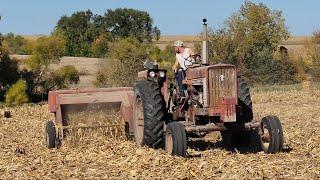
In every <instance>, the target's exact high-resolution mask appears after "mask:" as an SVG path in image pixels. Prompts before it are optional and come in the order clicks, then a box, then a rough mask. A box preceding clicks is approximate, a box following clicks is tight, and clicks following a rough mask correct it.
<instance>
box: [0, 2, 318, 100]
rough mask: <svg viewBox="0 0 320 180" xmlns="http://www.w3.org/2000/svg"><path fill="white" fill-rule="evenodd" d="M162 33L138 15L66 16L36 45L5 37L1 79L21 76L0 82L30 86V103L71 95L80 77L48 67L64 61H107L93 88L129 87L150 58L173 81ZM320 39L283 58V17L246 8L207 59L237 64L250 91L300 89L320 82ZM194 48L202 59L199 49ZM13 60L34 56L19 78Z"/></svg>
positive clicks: (212, 42) (213, 37)
mask: <svg viewBox="0 0 320 180" xmlns="http://www.w3.org/2000/svg"><path fill="white" fill-rule="evenodd" d="M199 29H200V28H199ZM160 34H161V32H160V30H159V29H158V28H157V27H156V26H154V25H153V19H152V18H151V16H150V15H149V13H148V12H145V11H139V10H135V9H127V8H118V9H114V10H107V11H106V12H105V13H104V14H103V15H98V14H93V13H92V12H91V11H90V10H87V11H79V12H75V13H73V14H72V15H70V16H66V15H64V16H62V17H61V18H60V20H59V21H58V22H57V24H56V26H55V28H54V29H53V32H52V34H51V35H50V36H47V37H42V38H39V39H37V40H36V41H34V42H31V43H30V42H28V41H26V40H25V39H23V38H22V37H21V36H19V35H14V34H7V35H4V36H1V42H2V45H1V48H2V49H3V52H5V53H3V54H4V55H2V56H3V57H2V58H1V63H2V64H1V63H0V73H2V74H7V73H6V72H5V69H8V68H3V67H5V66H8V64H10V67H11V68H12V69H13V70H12V71H10V72H16V71H17V72H18V73H17V75H15V76H14V75H11V76H10V77H12V78H9V79H10V80H8V79H7V78H6V77H5V76H0V77H1V78H2V79H0V81H1V82H2V84H6V86H9V87H10V86H11V85H12V84H13V83H14V82H16V81H17V80H18V79H22V80H23V81H24V82H25V83H26V86H25V87H26V92H27V96H28V97H29V98H30V97H33V98H32V99H37V97H38V98H39V96H40V94H41V96H42V95H43V94H47V92H48V91H49V90H51V89H59V88H67V87H69V86H70V85H72V84H75V83H77V82H78V81H79V72H78V71H77V70H76V69H75V68H74V67H72V66H71V67H63V68H61V69H58V70H53V69H50V67H49V65H50V64H52V63H59V61H60V58H61V57H62V56H65V55H67V56H86V57H102V58H105V60H103V62H101V65H100V69H99V71H98V73H97V75H96V80H95V81H94V84H95V85H96V86H97V87H111V86H132V84H133V82H134V81H135V78H136V74H137V72H138V71H139V70H142V69H143V67H142V62H143V61H144V60H146V59H151V60H157V62H159V63H160V67H163V68H166V69H167V70H168V72H169V76H170V77H173V74H172V71H171V66H172V64H173V62H174V60H175V56H174V51H173V48H172V47H171V45H168V46H167V47H166V48H165V49H164V50H160V49H159V48H158V47H157V46H155V44H154V43H153V40H157V39H159V37H160ZM319 34H320V33H317V32H316V33H315V34H314V35H313V38H312V39H311V40H310V41H309V42H308V45H307V46H306V49H307V56H304V57H303V56H292V55H291V54H288V53H286V52H285V53H283V52H279V51H278V44H279V43H280V42H281V41H284V40H286V39H288V38H289V37H290V33H289V31H288V27H287V26H286V24H285V19H284V17H283V15H282V12H281V11H278V10H273V9H270V8H268V7H267V6H266V5H264V4H262V3H253V2H249V1H246V2H244V3H243V4H242V5H241V7H240V9H239V10H238V11H237V12H235V13H233V14H232V15H231V16H230V17H229V18H228V19H227V20H226V21H225V24H224V26H223V27H222V28H220V29H211V30H210V33H209V48H210V54H209V59H210V62H211V63H212V64H213V63H219V62H223V63H231V64H234V65H236V66H237V67H238V71H239V74H241V75H243V76H245V77H246V78H247V80H248V81H249V83H250V84H251V85H252V84H283V83H296V82H300V81H303V80H305V79H308V78H309V77H312V79H313V80H314V81H319V80H320V73H319V71H320V68H319V67H320V60H319V58H320V53H319V52H320V50H319V42H320V40H319V39H320V36H319ZM195 49H196V51H198V52H201V51H200V45H196V47H195ZM8 53H21V54H31V55H32V56H31V58H29V59H28V60H27V63H26V64H27V66H28V68H27V69H25V70H23V71H18V69H17V67H16V64H15V62H14V61H12V60H10V58H9V56H8V55H7V54H8ZM20 84H21V82H20ZM20 86H21V85H20ZM12 87H13V86H12ZM23 87H24V86H23ZM7 89H8V88H7ZM0 99H1V94H0ZM2 99H4V95H2Z"/></svg>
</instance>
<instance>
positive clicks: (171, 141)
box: [166, 122, 187, 157]
mask: <svg viewBox="0 0 320 180" xmlns="http://www.w3.org/2000/svg"><path fill="white" fill-rule="evenodd" d="M166 151H167V152H168V153H169V154H171V155H175V156H182V157H185V156H186V155H187V136H186V130H185V128H184V126H183V124H181V123H179V122H171V123H169V124H168V125H167V130H166Z"/></svg>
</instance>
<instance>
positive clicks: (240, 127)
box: [183, 121, 260, 132]
mask: <svg viewBox="0 0 320 180" xmlns="http://www.w3.org/2000/svg"><path fill="white" fill-rule="evenodd" d="M183 124H184V126H185V129H186V131H187V132H211V131H227V130H230V131H246V130H252V129H256V128H259V127H260V122H255V121H253V122H248V123H245V124H237V123H233V124H232V125H231V126H228V127H227V126H225V125H224V124H223V123H220V124H214V123H209V124H206V125H190V124H188V123H187V122H186V123H183Z"/></svg>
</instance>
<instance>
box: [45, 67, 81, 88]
mask: <svg viewBox="0 0 320 180" xmlns="http://www.w3.org/2000/svg"><path fill="white" fill-rule="evenodd" d="M79 81H80V77H79V72H78V70H77V69H76V68H75V67H74V66H71V65H68V66H63V67H61V68H59V69H57V70H56V71H53V72H50V75H49V77H48V78H47V79H46V81H45V84H44V87H45V89H48V90H51V89H61V88H68V87H69V86H72V85H75V84H77V83H78V82H79Z"/></svg>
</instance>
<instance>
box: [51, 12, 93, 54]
mask: <svg viewBox="0 0 320 180" xmlns="http://www.w3.org/2000/svg"><path fill="white" fill-rule="evenodd" d="M93 19H94V15H93V13H92V12H91V11H90V10H87V11H79V12H76V13H74V14H72V15H71V16H70V17H68V16H66V15H64V16H62V17H61V18H60V20H59V21H58V23H57V25H56V28H55V29H56V31H59V32H61V33H63V35H64V37H65V40H66V46H67V51H66V54H67V55H69V56H90V55H91V43H92V42H93V41H94V39H95V37H96V36H97V35H98V34H96V32H94V30H95V29H94V27H93V23H92V22H93Z"/></svg>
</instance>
